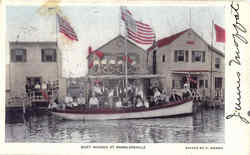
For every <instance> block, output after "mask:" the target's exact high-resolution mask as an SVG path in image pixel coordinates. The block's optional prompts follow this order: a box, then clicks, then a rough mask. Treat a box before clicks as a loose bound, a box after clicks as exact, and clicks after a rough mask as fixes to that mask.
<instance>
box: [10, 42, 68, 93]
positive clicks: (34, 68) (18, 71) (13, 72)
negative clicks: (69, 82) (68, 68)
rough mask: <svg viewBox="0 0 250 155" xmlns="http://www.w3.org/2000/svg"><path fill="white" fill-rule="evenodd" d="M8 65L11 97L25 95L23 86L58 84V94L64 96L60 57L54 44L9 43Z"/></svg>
mask: <svg viewBox="0 0 250 155" xmlns="http://www.w3.org/2000/svg"><path fill="white" fill-rule="evenodd" d="M9 49H10V50H9V55H10V63H9V65H7V68H6V69H7V71H6V73H7V74H8V75H7V77H8V80H6V81H7V86H8V88H9V92H10V94H11V95H15V96H20V95H21V94H24V93H25V84H27V83H29V84H31V85H35V84H36V83H40V84H41V83H42V82H43V81H45V82H48V81H51V82H55V81H57V82H59V85H60V86H62V87H60V88H59V94H65V92H66V90H65V89H66V88H65V87H63V86H64V85H65V82H64V81H65V80H64V79H63V78H62V77H61V61H62V60H61V58H60V57H61V56H60V51H59V49H58V47H57V43H56V42H9Z"/></svg>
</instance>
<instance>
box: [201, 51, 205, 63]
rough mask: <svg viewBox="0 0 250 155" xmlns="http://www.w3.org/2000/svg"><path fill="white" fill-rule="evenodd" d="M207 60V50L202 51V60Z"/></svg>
mask: <svg viewBox="0 0 250 155" xmlns="http://www.w3.org/2000/svg"><path fill="white" fill-rule="evenodd" d="M205 61H206V53H205V51H203V52H202V62H205Z"/></svg>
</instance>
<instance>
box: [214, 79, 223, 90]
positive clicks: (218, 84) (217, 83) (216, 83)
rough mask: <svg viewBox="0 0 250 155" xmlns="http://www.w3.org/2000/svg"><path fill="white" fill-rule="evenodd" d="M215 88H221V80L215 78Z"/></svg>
mask: <svg viewBox="0 0 250 155" xmlns="http://www.w3.org/2000/svg"><path fill="white" fill-rule="evenodd" d="M215 88H222V78H221V77H216V78H215Z"/></svg>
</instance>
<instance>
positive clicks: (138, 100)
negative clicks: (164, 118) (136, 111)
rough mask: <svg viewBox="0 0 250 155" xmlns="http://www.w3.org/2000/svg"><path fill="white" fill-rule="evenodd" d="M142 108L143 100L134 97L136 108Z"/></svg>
mask: <svg viewBox="0 0 250 155" xmlns="http://www.w3.org/2000/svg"><path fill="white" fill-rule="evenodd" d="M140 107H144V103H143V100H142V99H141V98H140V97H136V108H140Z"/></svg>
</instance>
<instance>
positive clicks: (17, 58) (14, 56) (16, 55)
mask: <svg viewBox="0 0 250 155" xmlns="http://www.w3.org/2000/svg"><path fill="white" fill-rule="evenodd" d="M26 60H27V55H26V49H19V48H17V49H12V50H11V61H12V62H26Z"/></svg>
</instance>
